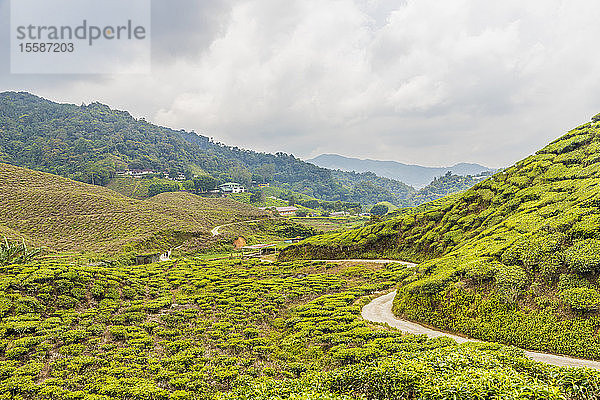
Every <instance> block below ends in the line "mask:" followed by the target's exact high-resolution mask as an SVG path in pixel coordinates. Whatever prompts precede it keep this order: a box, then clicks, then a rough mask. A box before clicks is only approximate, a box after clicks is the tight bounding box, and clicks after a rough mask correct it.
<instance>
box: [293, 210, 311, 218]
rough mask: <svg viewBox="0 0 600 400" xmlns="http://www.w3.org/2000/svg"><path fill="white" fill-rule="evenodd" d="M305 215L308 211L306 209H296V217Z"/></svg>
mask: <svg viewBox="0 0 600 400" xmlns="http://www.w3.org/2000/svg"><path fill="white" fill-rule="evenodd" d="M306 216H308V211H306V210H298V211H296V217H306Z"/></svg>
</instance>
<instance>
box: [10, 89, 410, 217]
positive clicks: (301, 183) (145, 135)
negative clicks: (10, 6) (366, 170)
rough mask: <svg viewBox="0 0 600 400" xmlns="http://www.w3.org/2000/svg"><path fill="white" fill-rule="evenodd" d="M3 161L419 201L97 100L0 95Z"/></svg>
mask: <svg viewBox="0 0 600 400" xmlns="http://www.w3.org/2000/svg"><path fill="white" fill-rule="evenodd" d="M0 162H5V163H10V164H14V165H17V166H22V167H27V168H31V169H36V170H41V171H44V172H50V173H54V174H58V175H62V176H65V177H68V178H71V179H75V180H78V181H82V182H85V183H94V184H100V185H104V184H106V183H108V181H109V180H110V179H111V178H112V177H113V176H114V175H115V173H116V171H119V170H125V169H150V170H155V171H159V172H167V173H169V174H171V175H172V176H176V175H178V174H180V173H183V174H186V175H187V176H191V175H194V174H207V175H211V176H213V177H214V178H216V179H217V180H218V181H221V182H224V181H228V180H234V181H237V182H240V183H242V184H249V183H250V182H251V181H253V180H254V181H258V182H271V183H274V184H276V185H278V186H281V187H282V188H286V189H290V190H294V191H297V192H302V193H305V194H308V195H311V196H314V197H317V198H319V199H323V200H334V201H336V200H342V201H353V202H361V203H363V204H368V203H375V202H378V201H391V202H394V203H396V204H405V205H408V204H411V196H412V195H413V193H414V192H415V190H414V189H413V188H412V187H410V186H407V185H405V184H403V183H401V182H398V181H394V180H391V179H387V178H380V177H377V176H374V175H370V174H354V173H335V174H334V173H333V171H331V170H328V169H325V168H320V167H317V166H315V165H312V164H309V163H306V162H303V161H302V160H300V159H298V158H296V157H294V156H293V155H290V154H285V153H277V154H265V153H258V152H254V151H250V150H244V149H240V148H237V147H231V146H226V145H224V144H221V143H214V142H213V141H211V140H210V139H209V138H208V137H205V136H202V135H198V134H196V133H194V132H185V131H175V130H173V129H169V128H165V127H160V126H157V125H153V124H150V123H148V122H146V121H145V120H144V119H136V118H133V117H132V116H131V115H130V114H129V113H128V112H126V111H118V110H112V109H111V108H109V107H108V106H106V105H103V104H100V103H92V104H89V105H81V106H76V105H72V104H58V103H54V102H51V101H48V100H45V99H42V98H40V97H37V96H34V95H32V94H29V93H22V92H21V93H15V92H4V93H0Z"/></svg>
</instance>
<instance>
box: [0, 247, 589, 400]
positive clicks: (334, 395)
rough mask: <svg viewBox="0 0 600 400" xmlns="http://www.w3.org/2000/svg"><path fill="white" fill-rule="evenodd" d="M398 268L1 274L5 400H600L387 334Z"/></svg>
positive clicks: (6, 270) (511, 368) (512, 359)
mask: <svg viewBox="0 0 600 400" xmlns="http://www.w3.org/2000/svg"><path fill="white" fill-rule="evenodd" d="M402 276H403V273H402V268H401V267H400V266H399V265H396V264H390V265H387V266H383V265H364V264H363V265H352V264H342V265H335V264H327V263H324V262H310V261H308V262H294V263H273V264H266V263H259V262H256V261H254V262H253V261H249V262H243V263H242V262H212V263H210V262H202V261H200V260H197V259H181V260H177V261H170V262H163V263H157V264H151V265H143V266H126V265H118V264H101V265H94V266H91V265H76V264H61V263H39V262H38V263H29V264H24V265H9V266H3V267H2V268H0V285H1V286H2V287H3V290H2V292H1V293H0V305H1V307H0V313H1V314H0V315H1V318H2V319H1V320H0V371H1V372H2V373H0V398H2V399H31V400H47V399H53V400H68V399H90V400H91V399H94V400H96V399H97V400H116V399H119V400H195V399H202V400H213V399H214V400H224V399H231V400H233V399H239V400H251V399H252V400H260V399H264V400H266V399H272V400H277V399H295V400H360V399H430V400H448V399H464V400H467V399H514V400H517V399H530V400H548V399H550V400H562V399H573V400H575V399H582V400H583V399H592V398H594V397H592V396H594V394H595V393H598V390H599V389H600V374H599V373H598V372H597V371H593V370H586V369H575V368H559V367H552V366H549V365H544V364H539V363H536V362H534V361H531V360H529V359H527V358H525V357H524V355H523V353H522V352H521V351H519V350H517V349H514V348H508V347H503V346H500V345H491V344H477V343H470V344H463V345H457V344H456V343H455V342H454V341H453V340H451V339H448V338H437V339H427V338H426V337H425V336H422V335H419V336H417V335H403V334H402V333H401V332H399V331H397V330H391V329H388V328H385V327H382V326H373V325H370V324H369V323H367V322H366V321H364V320H362V319H361V318H360V309H361V305H362V304H365V302H366V301H368V299H369V297H368V296H369V295H371V294H373V293H375V292H376V291H379V290H384V289H388V288H390V287H392V286H393V285H394V284H395V283H396V282H397V281H398V279H401V278H402Z"/></svg>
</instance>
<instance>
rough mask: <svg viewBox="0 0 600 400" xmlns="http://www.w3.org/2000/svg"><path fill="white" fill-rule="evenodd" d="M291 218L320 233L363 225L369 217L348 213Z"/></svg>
mask: <svg viewBox="0 0 600 400" xmlns="http://www.w3.org/2000/svg"><path fill="white" fill-rule="evenodd" d="M291 220H292V221H294V222H296V223H298V224H300V225H306V226H309V227H312V228H314V229H316V230H317V231H320V232H321V233H322V232H331V231H346V230H348V229H355V228H358V227H361V226H363V225H364V224H365V222H367V221H368V220H369V219H368V217H359V216H354V215H348V216H343V217H302V218H291Z"/></svg>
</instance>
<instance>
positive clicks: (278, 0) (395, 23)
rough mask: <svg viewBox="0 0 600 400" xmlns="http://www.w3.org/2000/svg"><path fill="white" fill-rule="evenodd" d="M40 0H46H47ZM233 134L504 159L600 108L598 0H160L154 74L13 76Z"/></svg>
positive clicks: (349, 149)
mask: <svg viewBox="0 0 600 400" xmlns="http://www.w3.org/2000/svg"><path fill="white" fill-rule="evenodd" d="M40 1H42V0H40ZM8 3H9V1H8V0H0V29H2V35H0V47H1V48H2V49H1V51H2V52H3V54H4V56H2V57H0V90H19V91H21V90H24V91H29V92H32V93H34V94H37V95H40V96H43V97H46V98H49V99H51V100H55V101H59V102H68V103H76V104H80V103H82V102H85V103H89V102H92V101H100V102H102V103H106V104H108V105H110V106H111V107H113V108H119V109H125V110H128V111H130V112H131V113H132V114H133V115H134V116H136V117H145V118H146V119H148V120H149V121H152V122H155V123H158V124H162V125H166V126H169V127H172V128H176V129H180V128H183V129H186V130H195V131H197V132H199V133H202V134H205V135H207V136H210V137H213V138H214V139H215V140H216V141H221V142H224V143H227V144H231V145H238V146H241V147H245V148H250V149H254V150H259V151H268V152H276V151H284V152H287V153H293V154H294V155H296V156H298V157H301V158H304V159H306V158H310V157H313V156H316V155H318V154H321V153H337V154H342V155H346V156H354V157H361V158H373V159H382V160H383V159H386V160H396V161H401V162H406V163H415V164H421V165H431V166H448V165H451V164H454V163H457V162H478V163H481V164H485V165H489V166H492V167H500V166H507V165H510V164H512V163H513V162H514V161H516V160H519V159H521V158H523V157H525V156H526V155H528V154H531V153H532V152H534V151H535V150H537V149H539V148H541V147H542V146H544V145H545V144H547V143H548V142H550V141H551V140H553V139H555V138H556V137H558V136H560V135H561V134H563V133H564V132H566V131H567V130H569V129H571V128H573V127H575V126H576V125H578V124H580V123H584V122H586V121H588V120H589V119H590V118H591V116H593V115H594V114H596V113H598V112H600V52H599V51H598V41H599V40H600V23H599V21H600V2H599V1H597V0H587V1H584V0H569V1H560V0H528V1H523V0H504V1H493V2H492V1H487V0H443V1H440V0H417V1H413V0H409V1H400V0H396V1H388V0H363V1H360V0H354V1H353V0H340V1H327V0H285V1H282V0H231V1H215V0H210V1H208V0H154V1H153V5H152V73H151V74H146V75H123V74H122V75H76V76H73V75H50V76H44V75H11V74H10V64H9V59H8V58H9V57H8V47H9V25H10V24H9V22H10V20H9V4H8Z"/></svg>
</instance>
